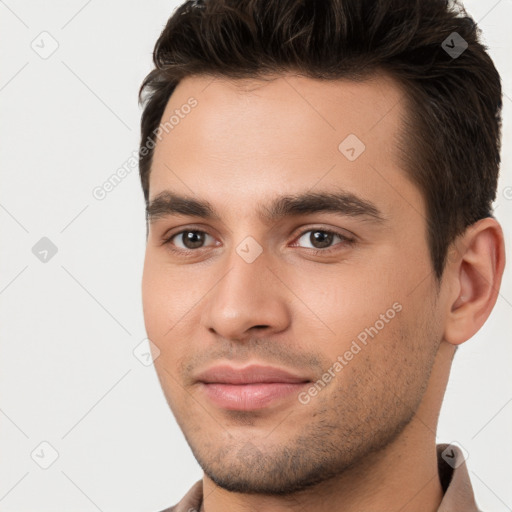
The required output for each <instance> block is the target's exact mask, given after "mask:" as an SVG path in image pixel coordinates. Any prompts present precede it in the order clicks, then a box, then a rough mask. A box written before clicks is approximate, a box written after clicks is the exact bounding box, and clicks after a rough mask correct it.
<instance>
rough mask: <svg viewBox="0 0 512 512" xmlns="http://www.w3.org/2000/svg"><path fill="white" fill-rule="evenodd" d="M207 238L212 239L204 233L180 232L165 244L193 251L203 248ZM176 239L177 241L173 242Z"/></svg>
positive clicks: (193, 231) (194, 231)
mask: <svg viewBox="0 0 512 512" xmlns="http://www.w3.org/2000/svg"><path fill="white" fill-rule="evenodd" d="M207 237H210V235H208V234H207V233H205V232H204V231H198V230H185V231H180V232H179V233H176V234H174V235H173V236H171V237H170V238H169V239H168V240H167V241H166V242H165V243H166V244H173V245H175V246H176V247H178V248H179V249H183V250H193V249H200V248H202V246H203V244H204V242H205V240H206V239H207ZM210 238H213V237H210ZM175 239H176V241H173V240H175ZM180 242H181V244H182V245H181V246H180Z"/></svg>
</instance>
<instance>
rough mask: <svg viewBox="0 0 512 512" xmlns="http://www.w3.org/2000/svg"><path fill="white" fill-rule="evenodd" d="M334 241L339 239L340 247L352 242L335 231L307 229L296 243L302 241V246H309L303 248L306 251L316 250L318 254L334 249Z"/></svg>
mask: <svg viewBox="0 0 512 512" xmlns="http://www.w3.org/2000/svg"><path fill="white" fill-rule="evenodd" d="M308 233H309V235H308ZM336 239H339V240H340V242H341V243H342V245H346V244H350V243H352V242H353V240H352V239H351V238H348V237H346V236H344V235H342V234H341V233H336V232H335V231H330V230H326V229H309V230H307V231H303V232H302V234H301V235H300V237H299V238H298V242H299V244H300V241H301V240H302V243H303V244H304V243H309V244H311V245H310V246H309V247H308V246H305V247H306V248H308V249H318V250H319V252H327V250H329V249H331V247H334V246H333V245H332V243H333V241H335V240H336ZM343 243H344V244H343ZM335 245H338V244H335ZM303 247H304V246H303ZM322 249H324V251H322Z"/></svg>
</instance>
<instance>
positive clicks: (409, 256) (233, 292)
mask: <svg viewBox="0 0 512 512" xmlns="http://www.w3.org/2000/svg"><path fill="white" fill-rule="evenodd" d="M241 85H244V87H240V86H241ZM191 97H193V98H194V99H195V100H196V101H197V104H194V106H193V108H189V107H184V105H190V104H192V103H190V102H189V99H190V98H191ZM405 108H406V107H405V105H404V97H403V95H402V92H401V91H400V90H399V89H398V88H397V86H396V85H395V84H394V83H393V82H392V81H391V80H390V79H387V78H385V77H376V78H374V79H373V80H371V81H366V82H364V83H356V82H352V81H347V80H340V81H336V82H334V81H329V82H327V81H325V82H321V81H316V80H312V79H307V78H303V77H294V76H281V77H278V78H277V79H276V80H274V81H271V82H269V83H265V84H263V83H258V82H250V83H249V82H244V84H242V83H241V82H239V83H238V84H235V83H233V82H230V81H227V80H224V79H220V78H216V79H215V80H213V79H212V78H209V77H193V78H192V77H189V78H187V79H185V80H183V81H182V82H181V83H180V84H179V85H178V87H177V88H176V90H175V92H174V94H173V95H172V97H171V98H170V101H169V103H168V105H167V108H166V110H165V113H164V115H163V117H162V123H164V122H165V121H167V120H169V118H171V116H172V115H173V114H174V115H175V116H177V117H175V118H174V120H173V121H172V124H173V128H172V129H170V130H169V129H168V133H167V134H166V133H165V132H162V133H163V136H162V137H161V140H159V141H158V143H157V146H156V148H155V153H154V159H153V165H152V171H151V177H150V202H151V201H152V200H154V199H155V198H156V197H157V196H158V195H160V194H161V193H163V192H164V191H170V192H172V193H174V194H177V195H180V196H186V197H187V198H189V199H194V200H196V201H207V202H208V203H210V205H211V207H212V209H213V210H214V211H215V213H216V217H212V218H208V217H204V216H198V215H193V214H195V213H199V212H198V211H192V210H189V213H188V214H184V213H185V212H184V211H182V213H180V214H172V215H171V214H169V215H164V214H162V213H160V214H158V215H156V209H154V213H155V216H154V217H153V218H152V221H151V222H150V225H149V235H148V241H147V249H146V259H145V265H144V274H143V290H142V292H143V306H144V317H145V325H146V330H147V334H148V337H149V338H150V340H151V341H152V342H153V343H154V344H155V346H156V347H158V349H159V351H160V354H159V357H157V358H156V360H155V367H156V370H157V373H158V377H159V379H160V382H161V385H162V388H163V391H164V393H165V396H166V399H167V401H168V403H169V406H170V407H171V409H172V411H173V413H174V415H175V417H176V420H177V422H178V424H179V425H180V427H181V429H182V430H183V432H184V435H185V437H186V439H187V441H188V443H189V444H190V447H191V449H192V451H193V453H194V455H195V457H196V458H197V460H198V462H199V463H200V465H201V467H202V468H203V470H204V471H205V473H206V474H207V476H209V477H210V478H211V479H212V480H213V481H214V482H216V483H217V484H218V485H221V486H223V487H225V488H226V489H229V490H233V491H238V492H261V493H267V494H272V493H278V492H280V493H283V492H292V491H294V490H298V489H302V488H306V487H308V486H311V485H312V484H314V483H317V482H319V481H322V480H324V479H327V478H329V477H332V476H335V475H337V474H340V473H341V472H343V471H344V469H346V468H347V467H348V466H349V465H350V464H352V463H354V462H357V461H360V460H363V458H364V456H365V455H367V454H369V453H371V452H372V451H374V450H379V449H381V448H383V447H385V446H387V445H389V443H390V442H391V441H392V440H394V439H396V437H397V435H399V434H400V432H401V431H402V430H403V428H404V427H405V426H406V425H407V424H408V423H409V422H410V421H411V418H412V417H413V416H414V414H415V412H416V411H417V409H418V406H419V405H420V402H421V400H422V398H423V397H424V393H425V389H426V386H427V383H428V378H429V374H430V370H431V368H432V365H433V363H434V358H435V354H436V351H437V347H438V345H439V343H440V341H441V338H442V319H441V318H440V316H441V314H440V312H439V311H440V310H439V306H438V303H437V302H436V283H435V280H434V273H433V272H432V266H431V262H430V259H429V252H428V247H427V242H426V228H425V224H426V209H425V203H424V200H423V198H422V195H421V193H420V191H419V190H418V189H417V188H416V187H415V186H414V185H413V184H412V183H411V182H410V181H409V180H408V179H407V176H406V173H405V171H404V170H403V169H402V168H400V162H399V159H398V152H397V149H396V145H397V140H396V137H397V135H398V133H399V129H400V127H401V122H402V120H401V116H403V114H404V112H405ZM176 110H177V111H178V112H177V113H176V112H175V111H176ZM178 118H179V121H176V120H177V119H178ZM350 134H353V135H350ZM354 135H355V137H357V138H355V137H354ZM347 137H348V139H347ZM358 139H359V141H358ZM342 141H345V142H343V143H342ZM361 142H362V143H363V144H364V145H365V148H363V146H362V145H361ZM340 143H341V146H340ZM341 193H346V194H353V196H356V197H357V198H359V199H360V200H362V201H364V202H366V204H367V206H368V205H370V206H371V205H373V209H371V208H370V209H365V208H363V207H362V206H361V205H360V204H358V203H355V202H352V203H351V202H350V201H349V202H345V203H344V204H345V207H346V208H345V213H343V212H342V211H335V210H326V211H315V208H316V207H317V206H318V205H319V204H320V203H321V201H320V199H319V197H320V196H328V195H331V196H332V195H333V194H341ZM302 194H319V196H316V200H315V198H313V201H312V202H310V206H312V208H309V209H305V208H292V209H290V208H281V209H280V210H277V211H275V212H274V213H275V214H276V215H275V216H274V217H273V218H272V219H270V218H265V217H264V216H263V214H264V213H269V211H270V209H271V205H272V204H273V203H274V202H275V201H276V200H277V199H278V198H281V197H282V196H288V197H290V196H299V195H302ZM171 204H174V205H178V204H179V203H178V202H177V201H176V202H174V203H171ZM282 205H286V204H285V203H281V206H282ZM315 205H316V207H315ZM288 206H289V204H288ZM347 208H348V209H347ZM279 212H281V213H285V215H281V216H280V215H277V213H279ZM378 217H379V218H378ZM183 231H185V233H182V232H183ZM179 233H181V234H179ZM330 233H334V234H330ZM173 235H176V236H173ZM171 237H173V238H172V239H171ZM165 240H169V242H168V243H167V244H164V241H165ZM349 240H352V241H351V242H350V241H349ZM173 249H174V250H173ZM315 251H316V252H315ZM155 352H156V351H155ZM336 363H337V364H336ZM217 365H228V366H231V367H232V368H234V369H235V370H238V369H240V368H246V367H248V366H251V365H261V366H272V367H277V368H281V369H285V370H286V371H288V372H289V373H291V374H293V375H294V376H295V377H298V379H296V381H297V382H295V383H292V384H290V383H288V384H283V383H280V384H276V383H274V384H269V383H268V381H269V380H272V379H267V383H266V384H262V383H261V382H260V383H259V384H256V385H254V384H252V389H251V385H249V384H233V383H231V384H230V385H229V384H226V382H223V381H222V378H217V380H216V379H215V377H212V378H210V383H209V384H205V382H204V378H203V381H201V379H202V377H201V376H200V374H201V373H203V372H204V371H206V370H209V369H211V368H212V367H214V366H217ZM217 377H218V376H217ZM277 380H279V379H277ZM212 382H217V384H214V383H212ZM236 386H238V387H236ZM242 386H244V387H243V388H242Z"/></svg>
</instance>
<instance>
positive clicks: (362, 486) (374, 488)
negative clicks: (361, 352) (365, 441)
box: [201, 342, 453, 512]
mask: <svg viewBox="0 0 512 512" xmlns="http://www.w3.org/2000/svg"><path fill="white" fill-rule="evenodd" d="M451 355H453V347H452V346H450V345H448V344H447V343H446V342H442V343H441V346H440V348H439V352H438V354H437V357H436V362H435V364H434V367H433V369H432V374H431V377H430V383H429V386H428V388H427V391H426V392H425V395H424V398H423V400H422V402H421V404H420V406H419V407H418V410H417V411H416V414H415V415H414V417H413V419H412V421H411V422H410V423H409V424H408V425H407V426H406V427H405V428H404V430H403V431H402V432H401V434H400V435H399V436H398V437H397V438H396V439H395V440H394V441H393V442H392V443H390V444H389V445H387V446H386V447H385V448H384V449H382V450H381V451H379V452H377V453H372V454H370V455H367V456H366V457H364V459H361V460H359V461H358V462H357V464H355V465H354V466H353V467H351V468H350V469H347V470H346V471H345V472H344V473H343V474H340V475H338V476H337V477H335V478H333V479H330V480H327V481H324V482H321V483H320V484H318V485H316V486H314V487H311V488H309V489H306V490H304V491H299V492H297V493H294V494H293V495H289V496H267V495H254V494H251V495H248V494H239V493H233V492H229V491H226V490H225V489H222V488H220V487H218V486H217V485H216V484H215V483H214V482H213V481H212V480H211V479H210V478H208V476H207V475H204V476H203V496H204V502H203V507H202V509H201V510H202V511H204V512H224V511H225V510H229V511H230V512H249V511H254V510H265V511H266V512H299V511H304V510H308V512H320V511H322V512H323V511H325V510H336V511H343V512H356V511H357V512H360V511H361V510H364V511H365V512H396V511H398V510H399V511H400V512H436V511H437V510H438V508H439V505H440V503H441V500H442V498H443V491H442V487H441V484H440V480H439V475H438V469H437V452H436V434H435V432H436V428H437V420H438V415H439V408H440V404H441V401H442V397H443V394H444V390H445V388H446V383H447V380H448V374H449V368H450V364H451Z"/></svg>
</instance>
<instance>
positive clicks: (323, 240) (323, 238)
mask: <svg viewBox="0 0 512 512" xmlns="http://www.w3.org/2000/svg"><path fill="white" fill-rule="evenodd" d="M317 235H320V236H317ZM311 236H312V244H313V246H315V247H316V245H315V244H317V243H318V242H320V247H329V245H330V243H331V241H332V236H333V235H332V234H330V233H326V232H325V231H313V232H312V233H311Z"/></svg>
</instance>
